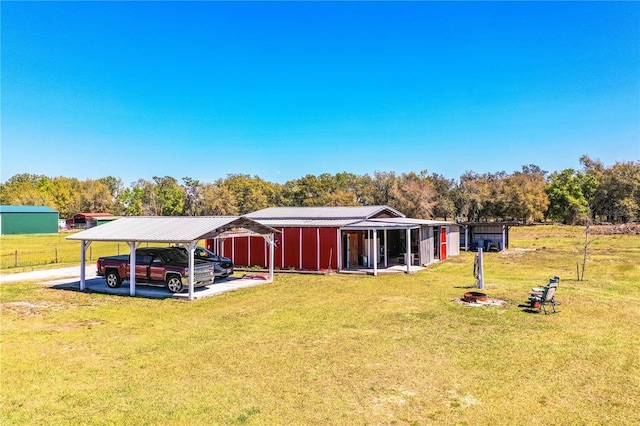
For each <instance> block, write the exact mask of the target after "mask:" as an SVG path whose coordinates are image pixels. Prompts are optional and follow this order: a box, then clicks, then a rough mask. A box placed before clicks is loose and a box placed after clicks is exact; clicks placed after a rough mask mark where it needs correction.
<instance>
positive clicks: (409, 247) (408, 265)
mask: <svg viewBox="0 0 640 426" xmlns="http://www.w3.org/2000/svg"><path fill="white" fill-rule="evenodd" d="M406 253H407V258H406V259H405V262H404V263H406V264H407V274H408V273H409V272H410V271H411V269H410V266H411V228H407V250H406Z"/></svg>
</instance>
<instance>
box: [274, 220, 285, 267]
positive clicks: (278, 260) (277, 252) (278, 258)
mask: <svg viewBox="0 0 640 426" xmlns="http://www.w3.org/2000/svg"><path fill="white" fill-rule="evenodd" d="M276 229H277V230H279V231H282V230H283V228H276ZM282 235H283V234H282V233H277V234H275V235H274V240H275V244H276V247H275V249H274V250H273V267H274V268H282V241H283V240H282Z"/></svg>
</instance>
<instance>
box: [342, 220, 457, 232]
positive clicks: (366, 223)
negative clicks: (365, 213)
mask: <svg viewBox="0 0 640 426" xmlns="http://www.w3.org/2000/svg"><path fill="white" fill-rule="evenodd" d="M447 225H456V226H457V223H455V222H447V221H441V220H426V219H412V218H406V217H392V218H385V219H367V220H361V221H358V222H353V223H350V224H348V225H346V226H344V228H346V229H374V228H377V229H407V228H417V227H420V226H447Z"/></svg>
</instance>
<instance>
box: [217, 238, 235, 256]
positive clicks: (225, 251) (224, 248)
mask: <svg viewBox="0 0 640 426" xmlns="http://www.w3.org/2000/svg"><path fill="white" fill-rule="evenodd" d="M219 244H220V255H221V256H224V257H228V258H230V259H231V260H234V259H233V241H232V239H231V238H225V239H224V241H221V242H220V243H219Z"/></svg>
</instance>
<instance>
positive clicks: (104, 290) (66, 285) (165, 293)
mask: <svg viewBox="0 0 640 426" xmlns="http://www.w3.org/2000/svg"><path fill="white" fill-rule="evenodd" d="M270 282H271V281H266V280H256V279H242V278H233V277H229V278H225V279H223V280H221V281H216V282H214V283H213V284H210V285H208V286H204V287H198V288H195V289H193V298H194V299H201V298H203V297H211V296H216V295H218V294H222V293H226V292H229V291H235V290H238V289H241V288H247V287H253V286H256V285H260V284H267V283H270ZM47 284H48V285H50V286H51V287H53V288H58V289H61V290H75V291H80V281H79V280H68V279H63V280H54V281H50V282H48V283H47ZM85 289H86V290H85V291H87V292H91V293H100V294H111V295H115V296H129V282H128V281H124V282H123V283H122V287H120V288H110V287H108V286H107V283H106V282H105V280H104V278H102V277H97V278H91V279H87V280H85ZM134 297H145V298H150V299H181V300H189V292H188V291H183V292H181V293H171V292H170V291H169V290H167V289H166V288H164V287H154V286H148V285H144V284H139V283H138V284H136V295H135V296H134Z"/></svg>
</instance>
